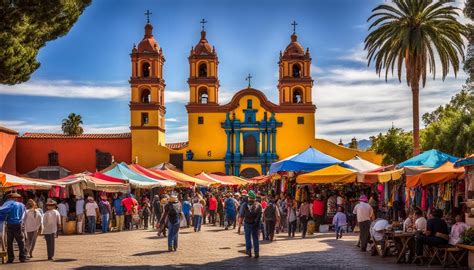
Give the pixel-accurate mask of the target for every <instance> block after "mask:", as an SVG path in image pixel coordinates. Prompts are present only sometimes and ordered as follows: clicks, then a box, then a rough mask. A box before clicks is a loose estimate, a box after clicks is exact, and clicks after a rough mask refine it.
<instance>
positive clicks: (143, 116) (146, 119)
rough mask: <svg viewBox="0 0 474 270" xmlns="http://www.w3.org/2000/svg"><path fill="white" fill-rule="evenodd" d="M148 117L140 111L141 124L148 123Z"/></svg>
mask: <svg viewBox="0 0 474 270" xmlns="http://www.w3.org/2000/svg"><path fill="white" fill-rule="evenodd" d="M148 122H149V118H148V113H142V126H144V125H146V124H148Z"/></svg>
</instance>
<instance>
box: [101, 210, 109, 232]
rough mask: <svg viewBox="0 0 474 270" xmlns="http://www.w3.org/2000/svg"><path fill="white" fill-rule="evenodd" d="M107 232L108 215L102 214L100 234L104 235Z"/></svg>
mask: <svg viewBox="0 0 474 270" xmlns="http://www.w3.org/2000/svg"><path fill="white" fill-rule="evenodd" d="M108 230H109V214H102V232H103V233H106V232H107V231H108Z"/></svg>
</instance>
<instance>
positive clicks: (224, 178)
mask: <svg viewBox="0 0 474 270" xmlns="http://www.w3.org/2000/svg"><path fill="white" fill-rule="evenodd" d="M208 175H209V176H210V177H211V178H213V179H217V180H219V181H221V182H223V183H228V184H231V185H237V186H241V185H247V184H249V182H248V181H247V180H245V179H243V178H240V177H237V176H233V175H218V174H215V173H209V174H208Z"/></svg>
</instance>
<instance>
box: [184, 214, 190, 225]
mask: <svg viewBox="0 0 474 270" xmlns="http://www.w3.org/2000/svg"><path fill="white" fill-rule="evenodd" d="M184 218H185V219H186V227H188V228H189V226H191V216H190V215H189V214H184Z"/></svg>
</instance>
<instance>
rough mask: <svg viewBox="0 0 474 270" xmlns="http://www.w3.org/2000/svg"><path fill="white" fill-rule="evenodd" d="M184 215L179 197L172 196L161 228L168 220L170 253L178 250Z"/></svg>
mask: <svg viewBox="0 0 474 270" xmlns="http://www.w3.org/2000/svg"><path fill="white" fill-rule="evenodd" d="M182 215H183V212H182V210H181V205H180V203H179V201H178V197H176V195H172V196H171V197H170V199H169V202H168V204H166V206H165V212H164V214H163V217H162V218H161V221H160V224H161V226H164V223H165V220H166V218H168V229H169V231H168V251H176V250H177V249H178V232H179V224H180V221H181V218H182Z"/></svg>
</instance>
